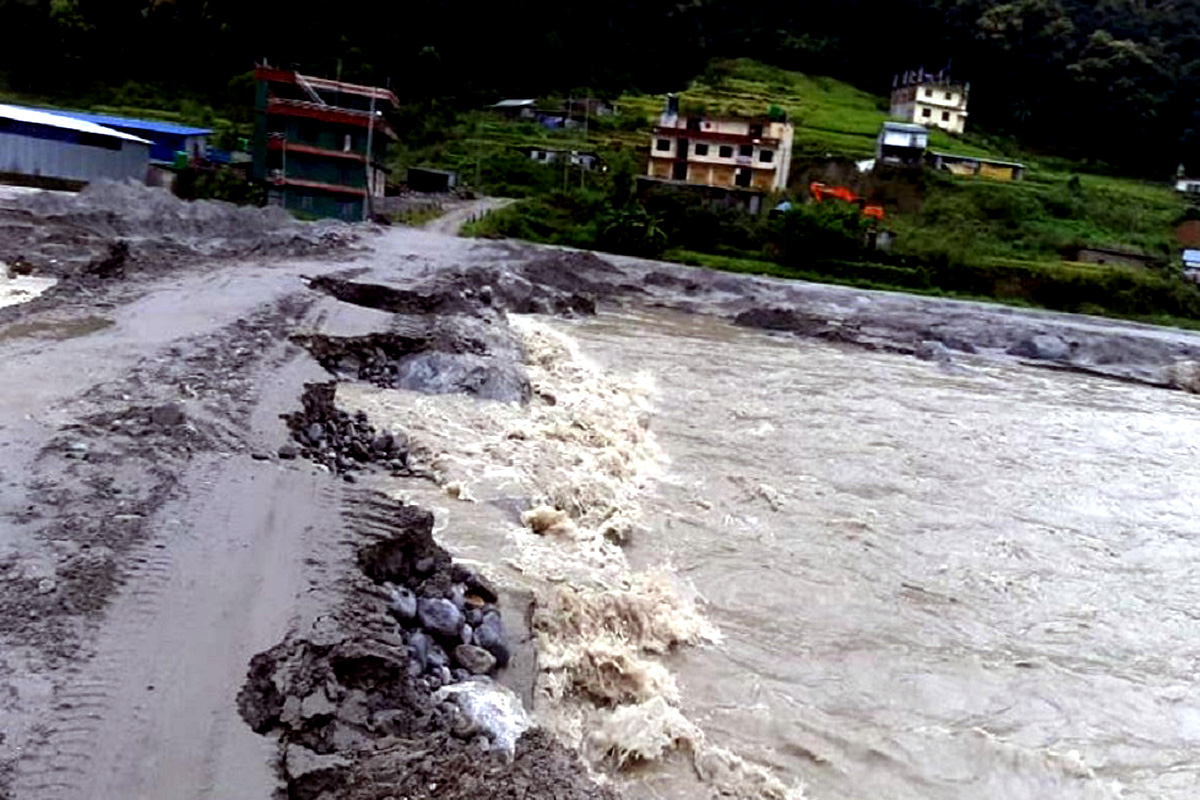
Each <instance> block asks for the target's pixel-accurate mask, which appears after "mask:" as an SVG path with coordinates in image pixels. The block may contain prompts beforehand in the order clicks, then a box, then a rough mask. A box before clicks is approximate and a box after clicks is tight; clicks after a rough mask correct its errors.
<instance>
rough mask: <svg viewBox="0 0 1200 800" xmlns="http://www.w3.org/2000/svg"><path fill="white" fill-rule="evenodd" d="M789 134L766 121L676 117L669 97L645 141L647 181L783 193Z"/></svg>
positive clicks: (789, 161)
mask: <svg viewBox="0 0 1200 800" xmlns="http://www.w3.org/2000/svg"><path fill="white" fill-rule="evenodd" d="M792 136H793V129H792V125H791V123H789V122H783V121H780V120H773V119H770V118H768V117H753V118H745V117H743V118H734V117H707V116H682V115H680V113H679V98H678V97H675V96H671V97H670V98H668V101H667V108H666V110H665V111H663V113H662V116H661V117H660V118H659V121H658V125H657V126H656V127H655V128H654V133H653V135H652V138H651V140H650V164H649V167H648V169H647V173H646V174H647V177H648V178H651V179H655V180H660V181H673V182H679V183H683V184H690V185H694V186H706V187H714V188H717V189H723V190H731V191H743V192H748V193H752V194H755V195H757V196H758V197H759V201H758V202H757V203H752V205H753V207H754V208H755V209H757V208H758V207H760V206H761V195H763V194H766V193H769V192H778V191H782V190H784V189H785V188H787V184H788V175H789V172H790V170H791V164H792Z"/></svg>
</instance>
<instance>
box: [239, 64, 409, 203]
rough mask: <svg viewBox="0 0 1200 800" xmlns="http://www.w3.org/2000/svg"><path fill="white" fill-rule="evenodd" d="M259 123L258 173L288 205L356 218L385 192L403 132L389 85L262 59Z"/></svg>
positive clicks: (256, 73) (256, 144) (258, 75)
mask: <svg viewBox="0 0 1200 800" xmlns="http://www.w3.org/2000/svg"><path fill="white" fill-rule="evenodd" d="M254 79H255V82H256V87H257V100H256V103H255V127H254V177H255V179H256V180H263V181H266V182H267V184H268V185H269V186H270V192H269V197H268V199H269V200H270V202H272V203H273V204H277V205H282V206H283V207H284V208H289V209H294V210H298V211H302V212H304V213H307V214H312V215H315V216H318V217H337V218H339V219H344V220H348V221H353V220H360V219H363V218H364V217H366V216H367V215H368V212H369V211H370V206H371V202H372V199H373V198H375V197H382V196H383V195H384V190H385V183H386V178H387V173H388V172H389V171H390V170H389V169H388V168H387V167H386V166H385V163H386V161H387V147H388V145H389V144H390V143H391V142H392V141H395V140H396V138H397V137H396V133H395V131H393V130H392V128H391V126H390V125H389V124H388V122H387V118H386V116H385V115H386V114H388V113H390V112H391V111H392V110H393V109H394V108H395V107H396V105H397V104H398V101H397V99H396V96H395V95H394V94H392V92H390V91H389V90H387V89H383V88H379V87H374V86H359V85H357V84H353V83H343V82H341V81H332V80H326V79H323V78H314V77H311V76H308V75H301V74H300V73H298V72H293V71H291V70H282V69H273V68H271V67H266V66H260V67H258V68H257V69H256V70H255V71H254Z"/></svg>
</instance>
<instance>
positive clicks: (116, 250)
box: [83, 239, 129, 280]
mask: <svg viewBox="0 0 1200 800" xmlns="http://www.w3.org/2000/svg"><path fill="white" fill-rule="evenodd" d="M128 260H129V243H128V242H126V241H125V240H123V239H119V240H117V241H115V242H113V243H112V244H111V245H109V248H108V254H107V255H105V256H104V257H103V258H98V259H96V260H95V261H91V262H89V263H88V265H87V266H86V267H84V268H83V271H84V272H85V273H87V274H88V275H95V276H96V277H97V278H104V279H106V280H107V279H110V278H124V277H125V262H126V261H128Z"/></svg>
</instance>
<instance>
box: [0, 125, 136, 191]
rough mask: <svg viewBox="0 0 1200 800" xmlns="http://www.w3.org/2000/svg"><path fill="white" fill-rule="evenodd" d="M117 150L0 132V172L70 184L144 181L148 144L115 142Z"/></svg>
mask: <svg viewBox="0 0 1200 800" xmlns="http://www.w3.org/2000/svg"><path fill="white" fill-rule="evenodd" d="M118 141H119V142H120V149H119V150H109V149H107V148H103V147H92V146H89V145H82V144H72V143H70V142H58V141H53V140H50V139H39V138H35V137H31V136H22V135H20V134H11V133H0V172H12V173H17V174H19V175H35V176H40V177H46V178H60V179H63V180H72V181H85V182H87V181H94V180H99V179H101V178H109V179H112V180H125V179H127V178H133V179H134V180H137V181H145V180H146V175H147V172H148V171H149V167H150V145H149V144H141V143H139V142H130V141H125V140H118Z"/></svg>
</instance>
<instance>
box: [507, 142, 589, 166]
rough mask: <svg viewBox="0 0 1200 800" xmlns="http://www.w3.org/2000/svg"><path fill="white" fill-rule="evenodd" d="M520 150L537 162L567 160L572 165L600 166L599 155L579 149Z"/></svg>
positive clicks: (540, 148) (551, 162)
mask: <svg viewBox="0 0 1200 800" xmlns="http://www.w3.org/2000/svg"><path fill="white" fill-rule="evenodd" d="M520 150H521V152H522V153H524V154H525V155H527V156H529V160H530V161H536V162H538V163H539V164H555V163H562V161H563V160H568V162H569V163H570V165H571V166H572V167H578V168H580V169H586V170H592V169H596V168H598V167H599V166H600V164H601V162H600V156H599V154H597V153H591V152H582V151H579V150H558V149H554V148H550V147H523V148H520Z"/></svg>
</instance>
